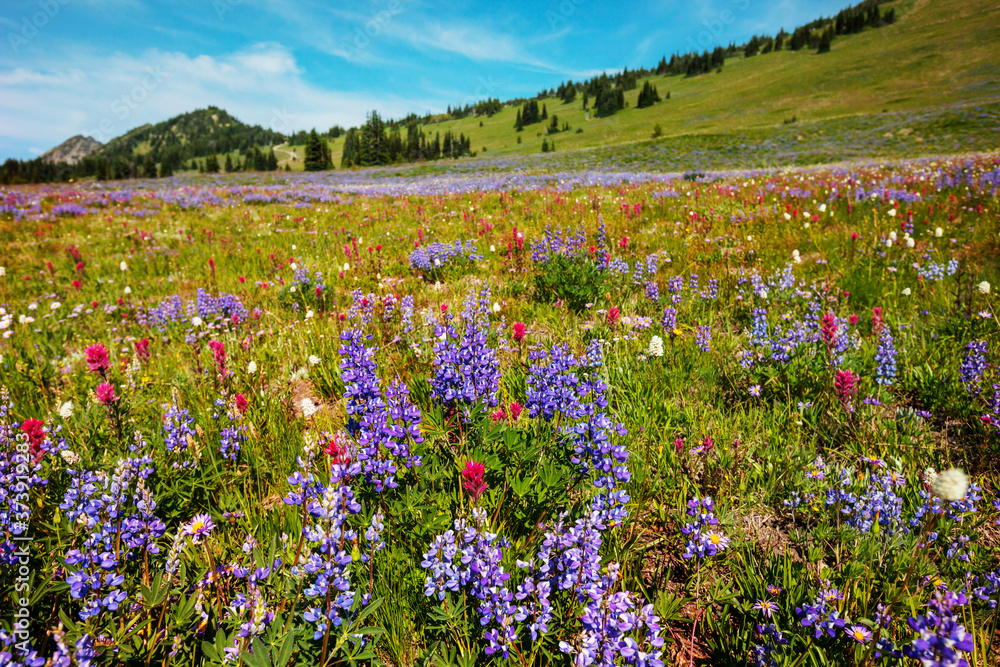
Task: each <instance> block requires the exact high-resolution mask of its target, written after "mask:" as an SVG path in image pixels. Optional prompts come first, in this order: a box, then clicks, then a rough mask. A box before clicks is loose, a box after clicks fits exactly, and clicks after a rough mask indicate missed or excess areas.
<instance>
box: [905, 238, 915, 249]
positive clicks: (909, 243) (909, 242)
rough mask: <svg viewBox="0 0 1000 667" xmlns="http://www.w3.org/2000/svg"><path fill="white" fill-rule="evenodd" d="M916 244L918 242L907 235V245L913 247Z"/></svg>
mask: <svg viewBox="0 0 1000 667" xmlns="http://www.w3.org/2000/svg"><path fill="white" fill-rule="evenodd" d="M915 245H916V242H915V241H914V240H913V239H912V238H910V237H907V239H906V247H907V248H912V247H913V246H915Z"/></svg>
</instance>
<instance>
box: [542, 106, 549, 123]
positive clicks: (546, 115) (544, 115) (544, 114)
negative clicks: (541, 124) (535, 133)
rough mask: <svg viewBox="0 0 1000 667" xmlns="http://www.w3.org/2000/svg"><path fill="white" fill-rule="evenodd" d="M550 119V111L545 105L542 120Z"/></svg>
mask: <svg viewBox="0 0 1000 667" xmlns="http://www.w3.org/2000/svg"><path fill="white" fill-rule="evenodd" d="M548 117H549V111H548V109H546V108H545V105H544V104H543V105H542V118H541V120H545V119H547V118H548Z"/></svg>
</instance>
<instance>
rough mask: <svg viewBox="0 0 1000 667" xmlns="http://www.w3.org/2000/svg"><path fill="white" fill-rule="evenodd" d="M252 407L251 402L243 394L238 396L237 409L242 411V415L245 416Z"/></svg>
mask: <svg viewBox="0 0 1000 667" xmlns="http://www.w3.org/2000/svg"><path fill="white" fill-rule="evenodd" d="M249 406H250V401H248V400H247V397H246V396H244V395H243V394H236V409H237V410H239V411H240V414H241V415H242V414H244V413H245V412H246V411H247V408H248V407H249Z"/></svg>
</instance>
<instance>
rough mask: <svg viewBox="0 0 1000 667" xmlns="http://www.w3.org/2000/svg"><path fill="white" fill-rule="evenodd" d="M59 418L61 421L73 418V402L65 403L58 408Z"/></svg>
mask: <svg viewBox="0 0 1000 667" xmlns="http://www.w3.org/2000/svg"><path fill="white" fill-rule="evenodd" d="M59 416H60V417H62V418H63V419H69V418H70V417H72V416H73V401H66V402H65V403H63V404H62V405H60V406H59Z"/></svg>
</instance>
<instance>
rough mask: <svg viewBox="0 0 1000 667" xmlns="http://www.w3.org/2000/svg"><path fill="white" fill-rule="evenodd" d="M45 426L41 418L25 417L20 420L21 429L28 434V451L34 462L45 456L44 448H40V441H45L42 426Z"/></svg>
mask: <svg viewBox="0 0 1000 667" xmlns="http://www.w3.org/2000/svg"><path fill="white" fill-rule="evenodd" d="M44 426H45V422H43V421H42V420H41V419H25V420H24V421H23V422H21V431H23V432H24V434H25V435H27V436H28V443H29V445H28V451H29V452H30V453H31V456H32V458H33V459H34V462H35V463H38V462H39V461H41V460H42V457H43V456H45V450H44V449H42V443H44V442H45V437H46V436H45V431H43V430H42V428H43V427H44Z"/></svg>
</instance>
